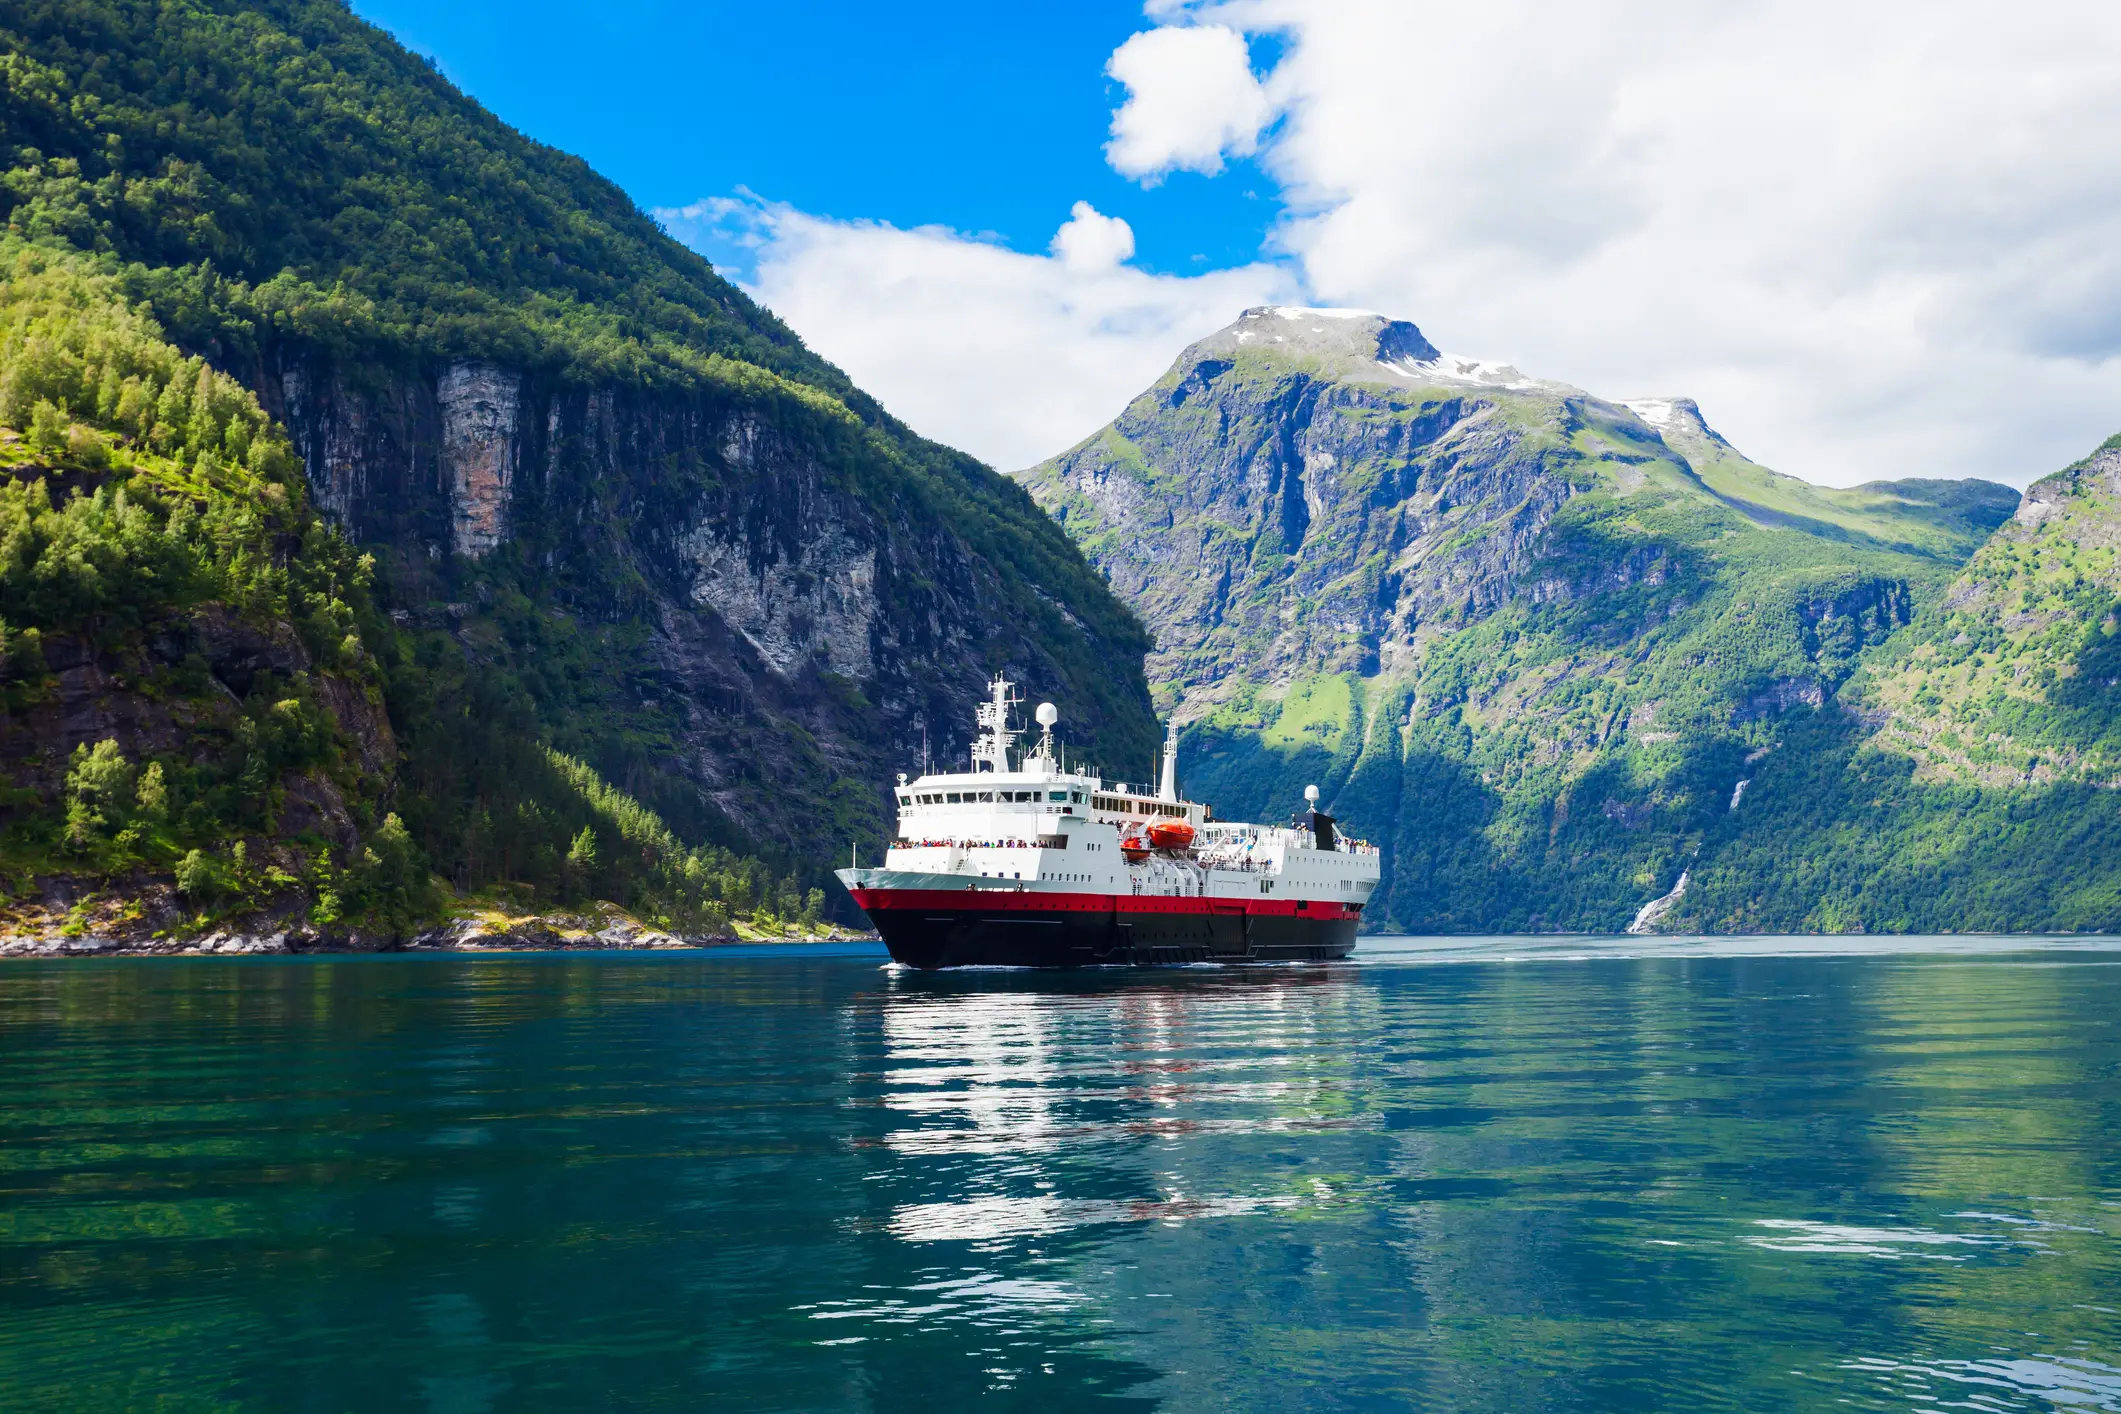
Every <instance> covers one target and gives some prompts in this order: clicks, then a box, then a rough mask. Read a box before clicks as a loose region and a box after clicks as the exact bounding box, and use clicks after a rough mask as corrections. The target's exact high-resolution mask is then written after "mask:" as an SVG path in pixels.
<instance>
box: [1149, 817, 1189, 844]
mask: <svg viewBox="0 0 2121 1414" xmlns="http://www.w3.org/2000/svg"><path fill="white" fill-rule="evenodd" d="M1149 843H1150V844H1151V845H1153V846H1154V847H1155V848H1157V849H1184V848H1186V847H1187V846H1188V845H1190V844H1192V843H1193V827H1192V826H1191V825H1189V824H1187V823H1186V822H1185V821H1183V820H1159V821H1157V822H1156V823H1155V824H1153V825H1151V826H1150V827H1149Z"/></svg>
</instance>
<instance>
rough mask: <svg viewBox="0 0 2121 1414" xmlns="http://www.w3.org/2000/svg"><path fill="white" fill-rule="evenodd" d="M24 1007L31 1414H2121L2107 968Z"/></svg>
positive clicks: (22, 1159) (15, 1232) (773, 985)
mask: <svg viewBox="0 0 2121 1414" xmlns="http://www.w3.org/2000/svg"><path fill="white" fill-rule="evenodd" d="M1865 946H1868V947H1870V948H1871V949H1872V951H1871V952H1869V953H1868V954H1855V955H1850V953H1849V944H1848V943H1847V942H1846V941H1845V940H1836V941H1834V942H1831V943H1822V942H1816V941H1811V942H1808V941H1803V940H1787V941H1783V942H1776V941H1774V940H1760V939H1749V940H1743V941H1742V942H1728V941H1727V942H1723V943H1706V942H1696V943H1689V942H1684V941H1681V942H1663V941H1661V942H1657V943H1653V944H1640V943H1635V942H1629V943H1619V942H1613V943H1603V944H1586V943H1584V942H1582V941H1581V940H1575V941H1570V942H1563V943H1556V942H1552V941H1549V942H1543V943H1538V944H1534V943H1530V942H1527V941H1524V940H1466V939H1450V940H1433V941H1429V942H1421V941H1417V940H1404V941H1384V942H1372V943H1369V944H1367V945H1366V946H1365V948H1364V949H1363V950H1362V951H1361V952H1360V953H1358V960H1357V961H1356V962H1354V963H1350V964H1341V965H1331V966H1319V967H1302V968H1278V969H1263V970H1258V971H1214V970H1207V969H1176V970H1169V971H1159V972H1147V973H1074V974H1035V973H1021V972H989V973H970V974H957V975H948V974H946V975H936V976H927V975H918V974H911V973H905V972H900V971H896V970H893V969H889V968H887V967H884V966H882V965H880V959H879V958H878V957H876V956H874V955H857V956H834V955H826V954H820V953H816V952H807V951H792V952H790V953H788V954H783V955H768V954H759V953H745V954H742V955H735V954H734V953H733V952H732V953H730V954H720V955H717V954H683V955H664V956H646V957H638V956H637V957H600V956H591V957H582V956H515V957H469V958H467V957H423V958H360V959H338V960H306V959H297V960H279V961H272V960H227V961H221V960H183V961H128V962H81V961H70V962H60V963H49V964H46V963H27V964H21V963H18V964H12V965H9V966H7V967H5V968H4V969H0V1164H4V1166H5V1171H4V1177H0V1407H4V1408H6V1409H9V1410H16V1411H21V1410H36V1409H62V1408H64V1409H81V1408H95V1409H117V1408H126V1407H146V1406H152V1407H154V1408H157V1409H168V1410H191V1409H258V1410H352V1409H381V1408H390V1409H401V1408H402V1409H431V1410H437V1411H476V1410H486V1409H495V1410H502V1409H574V1408H604V1409H617V1410H653V1409H676V1408H691V1407H695V1406H699V1405H702V1404H706V1403H710V1402H712V1403H717V1404H720V1405H722V1406H724V1407H731V1408H747V1409H752V1408H756V1409H806V1410H807V1409H878V1410H899V1409H923V1410H931V1411H932V1410H940V1409H950V1408H956V1407H961V1406H968V1405H972V1404H975V1403H977V1404H981V1405H988V1404H991V1405H993V1406H995V1407H1005V1408H1006V1407H1028V1408H1052V1409H1061V1408H1075V1407H1079V1406H1080V1405H1082V1404H1083V1403H1085V1402H1087V1401H1092V1400H1097V1401H1103V1402H1111V1403H1114V1404H1118V1405H1121V1406H1134V1407H1141V1408H1163V1409H1172V1410H1192V1409H1399V1408H1422V1409H1438V1410H1497V1411H1501V1410H1535V1409H1554V1410H1642V1409H1703V1408H1725V1409H1746V1410H1781V1409H1825V1408H1834V1409H1857V1410H1884V1409H1915V1410H1929V1409H1945V1408H1958V1409H1983V1410H2021V1409H2022V1410H2042V1409H2071V1410H2082V1409H2121V1246H2117V1241H2116V1239H2117V1236H2121V965H2117V964H2121V954H2117V953H2110V952H2102V951H2099V950H2098V949H2097V948H2096V947H2091V946H2072V945H2059V946H2053V947H2049V948H2047V949H2043V950H2028V949H2027V945H2026V944H2024V943H2022V942H2017V943H2002V942H1980V941H1969V940H1967V939H1963V938H1960V939H1932V940H1895V941H1893V942H1890V943H1883V944H1881V943H1878V942H1876V941H1873V942H1871V943H1869V944H1867V945H1865Z"/></svg>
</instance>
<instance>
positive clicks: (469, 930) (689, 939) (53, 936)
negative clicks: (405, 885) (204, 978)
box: [0, 904, 869, 959]
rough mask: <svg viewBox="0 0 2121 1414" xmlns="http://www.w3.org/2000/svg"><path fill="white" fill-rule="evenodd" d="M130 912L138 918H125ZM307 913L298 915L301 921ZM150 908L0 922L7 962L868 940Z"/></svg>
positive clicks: (516, 920) (613, 913) (496, 915)
mask: <svg viewBox="0 0 2121 1414" xmlns="http://www.w3.org/2000/svg"><path fill="white" fill-rule="evenodd" d="M128 914H130V915H131V916H127V915H128ZM298 917H299V915H297V918H298ZM152 920H153V913H152V911H150V910H126V911H125V912H123V913H110V912H105V913H104V914H103V916H101V917H97V918H93V919H83V918H80V917H69V916H68V915H67V914H65V913H41V914H30V915H28V916H25V915H23V914H21V913H17V914H16V915H15V916H13V917H11V918H9V919H8V920H6V922H5V923H4V924H0V959H4V958H37V957H204V956H217V955H218V956H239V955H246V954H250V955H272V954H293V953H384V952H554V951H568V952H618V951H644V950H648V949H655V948H666V949H667V948H701V947H726V946H741V945H744V944H752V943H825V942H848V941H857V940H862V939H865V938H867V937H868V936H869V935H867V934H864V933H857V932H852V931H849V930H848V929H845V928H840V927H837V926H831V925H827V926H825V927H822V928H818V929H814V930H810V931H796V930H790V931H787V932H776V931H772V930H767V929H760V928H754V927H752V926H750V925H748V924H738V925H736V927H735V929H733V930H732V931H728V932H723V933H715V934H704V935H698V936H694V935H690V934H680V933H671V932H666V931H664V930H662V929H659V928H655V927H651V926H649V925H647V924H644V923H642V922H641V921H640V920H639V919H636V918H634V917H632V916H631V915H629V914H628V913H626V912H625V911H624V910H623V909H620V908H617V907H615V906H613V905H611V904H596V905H593V906H591V907H590V908H588V909H585V910H583V911H580V912H553V913H527V914H516V913H512V912H509V911H507V910H503V909H466V910H465V911H463V912H460V913H459V914H458V915H457V916H455V917H453V918H451V919H450V920H449V921H447V922H445V923H441V924H438V925H436V926H434V927H430V928H426V929H423V930H420V931H418V932H414V933H411V934H406V935H398V934H390V933H378V932H371V931H366V930H363V929H359V928H320V927H318V926H316V925H315V924H312V923H308V922H304V921H296V919H290V918H287V917H285V916H282V917H279V918H275V917H274V916H273V915H272V913H271V912H270V911H265V912H261V913H259V914H256V915H252V916H250V917H248V918H244V919H238V920H230V921H224V922H222V923H220V924H218V925H216V926H214V927H211V928H206V929H195V928H194V929H187V928H184V927H181V926H178V927H169V926H166V925H165V926H164V927H161V928H159V929H158V928H156V927H155V926H154V925H153V921H152Z"/></svg>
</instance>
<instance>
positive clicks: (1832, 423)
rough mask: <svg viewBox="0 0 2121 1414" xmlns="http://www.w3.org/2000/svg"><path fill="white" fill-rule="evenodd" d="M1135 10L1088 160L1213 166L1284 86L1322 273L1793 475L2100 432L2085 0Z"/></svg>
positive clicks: (2115, 48) (1244, 2) (1274, 144)
mask: <svg viewBox="0 0 2121 1414" xmlns="http://www.w3.org/2000/svg"><path fill="white" fill-rule="evenodd" d="M1153 13H1157V14H1159V15H1160V16H1162V17H1164V18H1168V19H1171V20H1173V21H1174V22H1175V23H1173V24H1172V25H1169V26H1166V27H1164V28H1160V29H1156V30H1152V31H1150V32H1149V33H1147V34H1145V35H1138V36H1136V37H1135V38H1133V39H1130V40H1129V41H1128V42H1127V44H1126V45H1124V46H1122V47H1121V49H1120V50H1119V51H1118V52H1117V53H1115V54H1114V56H1113V61H1112V63H1113V68H1112V72H1113V74H1114V76H1115V77H1118V78H1120V79H1121V80H1122V81H1123V82H1125V83H1126V84H1127V85H1128V89H1129V93H1128V97H1127V100H1126V104H1125V106H1124V107H1122V108H1121V109H1120V110H1119V112H1118V113H1117V114H1116V115H1115V119H1114V140H1113V145H1112V147H1111V148H1110V149H1109V151H1110V156H1111V161H1112V163H1113V165H1114V166H1115V167H1116V168H1117V169H1118V170H1119V171H1121V172H1123V173H1126V174H1128V175H1143V174H1150V173H1154V172H1157V171H1162V170H1168V169H1171V168H1175V167H1191V168H1193V169H1194V170H1203V171H1212V170H1214V168H1215V166H1216V165H1217V164H1218V163H1219V162H1220V161H1221V160H1222V158H1223V157H1224V156H1225V155H1242V154H1244V153H1246V152H1247V151H1249V150H1251V147H1252V144H1253V143H1254V142H1255V140H1256V134H1258V132H1259V131H1260V127H1261V126H1262V125H1263V124H1264V123H1265V121H1266V120H1267V117H1268V116H1269V115H1270V114H1271V113H1272V112H1275V111H1279V112H1280V113H1282V114H1283V115H1284V117H1283V120H1282V122H1281V124H1280V126H1279V127H1277V128H1276V129H1275V130H1274V132H1273V135H1272V136H1271V137H1270V138H1269V140H1268V141H1267V143H1266V144H1265V146H1264V147H1263V148H1261V149H1260V152H1259V160H1260V161H1261V162H1262V163H1263V164H1264V165H1265V166H1266V168H1267V169H1268V171H1269V172H1270V173H1271V174H1272V175H1273V176H1274V177H1275V178H1276V179H1278V180H1279V181H1280V182H1281V183H1282V184H1283V187H1284V194H1285V197H1286V199H1287V202H1288V211H1289V215H1288V217H1287V219H1286V220H1285V222H1284V224H1283V226H1282V227H1281V229H1280V230H1279V232H1278V236H1277V239H1278V241H1279V242H1280V243H1281V245H1282V247H1283V248H1284V250H1285V251H1286V252H1287V253H1288V254H1290V255H1293V256H1294V258H1295V259H1296V260H1297V261H1298V262H1299V264H1300V268H1301V270H1302V272H1303V274H1304V276H1305V278H1306V280H1307V283H1308V284H1309V286H1310V288H1311V293H1312V296H1313V298H1316V299H1321V300H1328V301H1334V302H1341V303H1348V304H1361V305H1368V306H1372V307H1378V308H1383V309H1387V310H1390V311H1392V312H1394V313H1397V314H1399V315H1402V316H1404V317H1408V318H1412V319H1414V320H1415V321H1417V322H1418V323H1420V324H1421V325H1422V327H1423V329H1424V331H1425V332H1427V333H1428V334H1429V335H1430V337H1431V338H1433V339H1435V340H1436V341H1437V342H1439V343H1442V344H1444V345H1445V346H1447V347H1453V348H1459V349H1465V350H1468V351H1471V352H1477V353H1491V354H1495V355H1499V356H1503V357H1506V358H1508V359H1509V360H1510V361H1511V362H1514V363H1516V364H1518V365H1519V366H1520V367H1523V368H1525V369H1526V370H1527V371H1530V372H1536V373H1539V374H1542V375H1545V376H1549V377H1560V378H1565V379H1568V380H1570V381H1572V382H1576V383H1580V384H1582V385H1584V386H1586V387H1589V388H1591V389H1593V390H1594V391H1597V392H1600V393H1603V394H1606V395H1608V396H1636V395H1639V394H1649V393H1689V394H1692V395H1694V396H1696V397H1698V398H1700V399H1701V401H1702V404H1703V409H1704V411H1705V412H1706V413H1707V414H1708V415H1709V416H1710V418H1711V420H1712V421H1715V422H1717V423H1718V424H1719V426H1721V427H1722V428H1723V430H1724V431H1726V432H1727V433H1728V434H1730V435H1731V437H1732V439H1733V440H1734V441H1735V442H1737V444H1738V445H1739V446H1740V447H1742V448H1744V449H1745V450H1746V451H1747V452H1748V453H1749V454H1751V455H1753V456H1755V457H1757V458H1759V459H1761V460H1763V461H1766V462H1768V463H1770V464H1772V465H1776V466H1779V467H1781V468H1783V469H1785V470H1788V471H1791V472H1795V473H1797V474H1800V475H1805V476H1810V477H1813V478H1814V479H1819V480H1828V481H1834V482H1840V483H1848V482H1853V481H1858V480H1865V479H1870V478H1873V477H1881V476H1910V475H1983V476H1991V477H1997V478H2001V479H2008V480H2013V481H2017V482H2021V483H2022V482H2023V481H2025V480H2026V479H2027V478H2028V477H2030V476H2033V475H2037V474H2040V473H2041V472H2043V471H2045V470H2048V469H2051V468H2053V467H2055V466H2058V465H2060V464H2062V463H2063V462H2065V461H2067V460H2070V459H2072V458H2074V457H2075V456H2077V455H2080V454H2081V453H2082V452H2083V451H2085V450H2086V449H2088V448H2089V447H2090V446H2091V445H2093V444H2094V443H2096V442H2097V441H2098V440H2099V439H2100V438H2101V437H2103V436H2105V435H2107V434H2108V433H2110V432H2112V431H2114V430H2115V429H2116V428H2121V162H2117V161H2116V160H2115V157H2114V154H2115V153H2116V152H2121V6H2115V5H2113V4H2112V3H2110V0H2051V3H2048V4H2044V5H2042V6H2039V7H2038V8H2037V9H2036V10H2034V11H2028V10H2026V9H2024V8H2023V7H2022V6H2020V5H2018V4H2015V3H2010V0H1874V3H1872V4H1869V5H1864V6H1855V7H1851V6H1849V5H1846V4H1843V3H1827V2H1826V0H1751V2H1750V3H1743V4H1730V5H1716V6H1704V5H1699V4H1695V3H1692V0H1614V3H1611V4H1607V5H1599V6H1556V5H1551V4H1533V3H1530V0H1494V3H1489V4H1484V5H1479V6H1471V7H1468V6H1463V5H1457V4H1444V3H1441V0H1229V2H1228V3H1207V4H1196V5H1187V4H1183V3H1164V4H1162V5H1161V6H1159V7H1156V8H1155V9H1154V11H1153ZM1243 33H1253V34H1266V33H1272V34H1275V35H1277V36H1279V38H1280V40H1281V43H1282V45H1283V57H1282V58H1281V60H1280V62H1279V64H1278V65H1277V66H1276V68H1275V71H1274V72H1273V74H1272V75H1271V76H1270V77H1269V78H1268V79H1267V80H1266V81H1265V83H1264V84H1262V83H1261V81H1259V80H1257V79H1255V78H1253V76H1252V74H1251V72H1250V70H1249V68H1246V69H1245V71H1244V74H1243V80H1244V82H1243V83H1239V82H1238V81H1237V79H1236V77H1235V74H1234V68H1233V65H1235V64H1237V63H1239V62H1240V61H1239V60H1237V59H1235V58H1234V57H1233V56H1234V55H1235V54H1236V53H1237V49H1238V46H1237V45H1235V44H1233V43H1232V40H1230V39H1224V38H1211V36H1217V35H1233V36H1236V35H1241V34H1243ZM1210 48H1214V49H1216V50H1217V52H1219V53H1220V54H1221V55H1222V58H1221V59H1219V60H1218V61H1216V62H1217V64H1219V65H1220V68H1219V69H1216V68H1215V67H1214V66H1213V65H1209V64H1207V63H1206V62H1205V61H1202V62H1201V63H1200V65H1199V68H1198V70H1197V71H1196V69H1194V68H1191V67H1189V63H1191V62H1192V61H1191V60H1187V61H1179V60H1173V59H1171V58H1169V57H1168V55H1169V54H1172V53H1189V54H1195V55H1198V54H1205V53H1206V52H1207V51H1208V50H1209V49H1210ZM1209 71H1213V72H1219V73H1220V74H1221V75H1222V79H1221V81H1220V82H1221V84H1222V87H1219V88H1218V87H1215V86H1213V85H1211V84H1208V83H1205V82H1204V81H1203V80H1201V79H1200V78H1199V77H1198V73H1199V72H1209ZM1247 85H1249V87H1248V86H1247Z"/></svg>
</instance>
